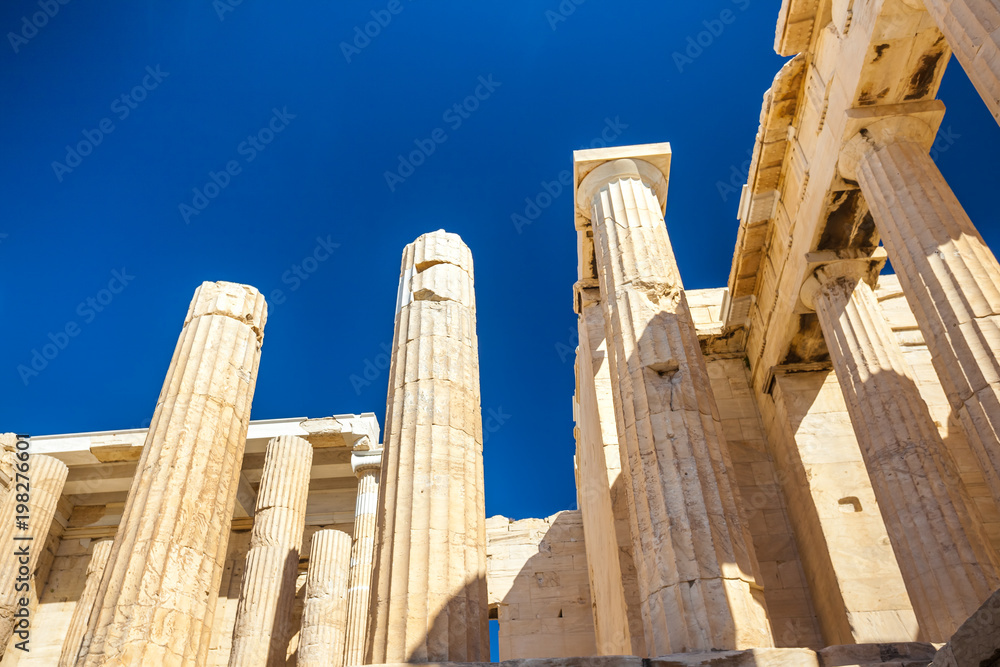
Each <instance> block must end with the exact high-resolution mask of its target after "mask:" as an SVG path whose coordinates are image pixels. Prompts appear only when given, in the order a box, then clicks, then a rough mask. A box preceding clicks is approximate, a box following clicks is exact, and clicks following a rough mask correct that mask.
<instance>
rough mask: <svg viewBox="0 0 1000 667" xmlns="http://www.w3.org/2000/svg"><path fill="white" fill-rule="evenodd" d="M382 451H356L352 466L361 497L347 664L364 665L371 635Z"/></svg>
mask: <svg viewBox="0 0 1000 667" xmlns="http://www.w3.org/2000/svg"><path fill="white" fill-rule="evenodd" d="M381 467H382V450H380V449H379V450H375V451H355V452H353V453H352V454H351V468H352V469H353V470H354V474H355V475H357V477H358V499H357V501H356V503H355V506H354V543H353V546H352V547H351V576H350V580H351V585H350V588H349V589H348V592H347V598H348V610H349V612H348V615H347V649H346V653H345V656H346V662H345V664H347V665H363V664H364V662H365V641H366V638H367V637H368V628H369V625H370V623H369V618H370V615H369V607H370V603H371V584H372V570H373V569H374V566H375V523H376V509H377V508H378V476H379V470H380V469H381Z"/></svg>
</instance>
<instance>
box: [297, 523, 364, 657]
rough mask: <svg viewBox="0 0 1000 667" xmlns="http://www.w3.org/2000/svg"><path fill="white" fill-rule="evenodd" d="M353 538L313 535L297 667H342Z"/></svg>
mask: <svg viewBox="0 0 1000 667" xmlns="http://www.w3.org/2000/svg"><path fill="white" fill-rule="evenodd" d="M350 559H351V536H350V535H348V534H347V533H345V532H343V531H340V530H320V531H317V532H316V533H313V536H312V548H311V549H310V550H309V570H308V573H307V574H306V597H305V606H304V607H303V609H302V631H301V632H300V633H299V650H298V662H297V663H296V664H297V665H298V667H342V666H343V665H344V664H345V660H344V658H345V651H344V649H345V644H346V641H345V640H346V638H347V605H348V596H347V585H348V581H349V578H350Z"/></svg>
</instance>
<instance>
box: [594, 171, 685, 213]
mask: <svg viewBox="0 0 1000 667" xmlns="http://www.w3.org/2000/svg"><path fill="white" fill-rule="evenodd" d="M625 179H634V180H637V181H642V182H643V184H645V185H646V186H647V187H649V188H651V189H652V190H653V192H654V193H655V194H656V198H657V200H658V201H659V202H660V205H661V206H662V205H663V203H664V202H666V200H667V179H666V178H665V177H664V176H663V173H662V172H661V171H660V170H659V169H657V168H656V167H654V166H653V165H651V164H650V163H648V162H646V161H645V160H632V159H626V158H623V159H621V160H615V161H613V162H605V163H604V164H602V165H601V166H600V167H597V168H596V169H594V170H593V171H592V172H590V173H589V174H587V176H586V178H584V179H583V181H581V182H580V186H579V187H578V188H577V191H576V205H577V207H578V208H579V209H580V210H588V211H589V210H590V206H591V202H593V201H594V195H596V194H597V193H598V192H600V191H601V189H602V188H604V187H605V186H606V185H608V184H609V183H614V182H615V181H620V180H625Z"/></svg>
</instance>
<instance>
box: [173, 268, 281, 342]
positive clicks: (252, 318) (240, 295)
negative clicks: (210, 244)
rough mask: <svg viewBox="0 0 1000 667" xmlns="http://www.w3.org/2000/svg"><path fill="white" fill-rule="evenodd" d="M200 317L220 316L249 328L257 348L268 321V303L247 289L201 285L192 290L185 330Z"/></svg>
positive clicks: (251, 289) (232, 284)
mask: <svg viewBox="0 0 1000 667" xmlns="http://www.w3.org/2000/svg"><path fill="white" fill-rule="evenodd" d="M203 315H222V316H225V317H231V318H233V319H235V320H239V321H241V322H244V323H246V324H248V325H250V326H251V327H253V328H254V329H255V330H256V332H257V341H258V344H259V343H260V340H261V339H262V338H263V335H264V334H263V329H264V323H265V322H266V321H267V302H266V301H265V300H264V297H263V295H261V293H260V292H259V291H257V288H255V287H251V286H250V285H241V284H239V283H228V282H215V283H212V282H204V283H202V284H201V285H200V286H199V287H198V289H197V290H195V293H194V298H193V299H192V300H191V306H190V307H189V308H188V313H187V317H186V318H184V326H187V325H188V324H190V323H191V321H192V320H194V319H195V318H196V317H202V316H203Z"/></svg>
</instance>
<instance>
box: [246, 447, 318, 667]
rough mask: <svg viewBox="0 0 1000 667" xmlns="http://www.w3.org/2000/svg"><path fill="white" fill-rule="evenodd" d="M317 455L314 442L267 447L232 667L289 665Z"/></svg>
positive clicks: (248, 554) (248, 553)
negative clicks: (293, 621)
mask: <svg viewBox="0 0 1000 667" xmlns="http://www.w3.org/2000/svg"><path fill="white" fill-rule="evenodd" d="M312 455H313V451H312V445H311V444H310V443H309V441H308V440H303V439H302V438H298V437H296V436H279V437H277V438H273V439H272V440H271V441H270V442H269V443H268V444H267V451H266V453H265V455H264V470H263V473H262V475H261V478H260V490H259V492H258V493H257V506H256V510H255V512H254V520H253V532H252V533H251V536H250V548H249V550H248V551H247V559H246V568H245V569H244V572H243V582H242V585H241V589H240V602H239V606H238V607H237V609H236V625H235V627H234V628H233V648H232V653H230V655H229V664H230V665H231V666H232V667H242V666H243V665H268V666H269V667H274V666H278V665H282V666H283V665H284V664H285V659H286V656H287V653H288V640H289V638H290V637H291V634H292V633H291V613H292V605H293V604H294V603H295V579H296V577H297V576H298V573H299V551H300V550H301V549H302V531H303V530H304V529H305V521H306V501H307V499H308V497H309V476H310V472H311V471H312Z"/></svg>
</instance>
